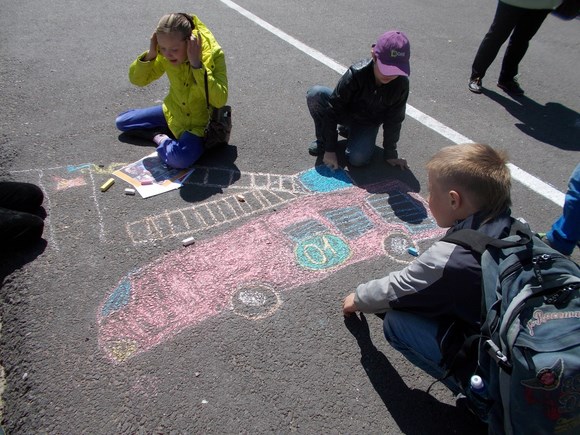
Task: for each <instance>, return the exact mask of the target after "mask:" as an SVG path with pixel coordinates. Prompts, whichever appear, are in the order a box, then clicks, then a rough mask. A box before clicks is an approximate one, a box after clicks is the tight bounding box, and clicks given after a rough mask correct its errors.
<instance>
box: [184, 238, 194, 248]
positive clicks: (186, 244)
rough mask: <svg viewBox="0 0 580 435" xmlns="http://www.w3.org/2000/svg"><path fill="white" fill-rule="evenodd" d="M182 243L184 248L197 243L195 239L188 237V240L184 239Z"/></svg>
mask: <svg viewBox="0 0 580 435" xmlns="http://www.w3.org/2000/svg"><path fill="white" fill-rule="evenodd" d="M181 243H183V246H189V245H193V244H194V243H195V239H194V238H193V237H188V238H187V239H183V240H182V241H181Z"/></svg>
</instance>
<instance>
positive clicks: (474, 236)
mask: <svg viewBox="0 0 580 435" xmlns="http://www.w3.org/2000/svg"><path fill="white" fill-rule="evenodd" d="M510 235H516V236H519V237H520V239H519V240H511V241H510V240H503V239H498V238H495V237H490V236H488V235H487V234H484V233H482V232H481V231H477V230H472V229H469V228H464V229H461V230H457V231H455V232H453V233H451V234H448V235H446V236H445V237H443V238H442V239H441V241H443V242H450V243H455V244H456V245H459V246H463V247H464V248H467V249H471V250H472V251H475V252H477V253H479V254H483V253H484V252H485V251H486V250H487V248H488V247H489V246H493V247H494V248H499V249H503V248H513V247H516V246H524V245H527V244H528V243H530V241H531V240H532V233H531V231H530V229H529V228H528V227H527V225H525V224H524V223H522V222H520V221H519V220H517V219H515V220H514V221H513V223H512V225H511V230H510Z"/></svg>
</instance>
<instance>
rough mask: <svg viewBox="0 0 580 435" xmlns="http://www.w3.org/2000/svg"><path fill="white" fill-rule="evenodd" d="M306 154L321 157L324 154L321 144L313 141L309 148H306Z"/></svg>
mask: <svg viewBox="0 0 580 435" xmlns="http://www.w3.org/2000/svg"><path fill="white" fill-rule="evenodd" d="M308 153H309V154H310V155H311V156H321V155H322V154H324V144H321V143H320V142H318V141H317V140H313V141H312V143H311V144H310V146H309V147H308Z"/></svg>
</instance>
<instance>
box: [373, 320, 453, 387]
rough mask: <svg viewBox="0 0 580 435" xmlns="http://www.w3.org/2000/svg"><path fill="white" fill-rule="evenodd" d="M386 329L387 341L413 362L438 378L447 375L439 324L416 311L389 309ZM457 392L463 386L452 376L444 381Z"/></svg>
mask: <svg viewBox="0 0 580 435" xmlns="http://www.w3.org/2000/svg"><path fill="white" fill-rule="evenodd" d="M383 330H384V332H385V337H386V339H387V341H388V342H389V343H390V344H391V346H393V347H394V348H395V349H397V350H398V351H399V352H401V353H402V354H403V356H404V357H405V358H407V359H408V360H409V361H410V362H411V363H413V365H415V366H416V367H418V368H420V369H421V370H423V371H424V372H426V373H427V374H429V375H431V376H432V377H433V378H435V379H441V378H443V376H444V375H445V369H444V368H443V367H441V366H440V363H441V360H442V355H441V349H440V346H439V340H438V338H437V332H438V330H439V324H438V323H437V322H436V321H434V320H432V319H428V318H425V317H422V316H418V315H416V314H411V313H407V312H404V311H397V310H390V311H388V312H387V313H386V314H385V319H384V321H383ZM442 382H443V384H445V386H447V387H448V388H449V389H450V390H451V391H452V392H453V393H454V394H459V393H460V392H461V387H460V386H459V384H458V383H457V382H456V381H455V379H453V378H452V377H448V378H447V379H445V380H443V381H442Z"/></svg>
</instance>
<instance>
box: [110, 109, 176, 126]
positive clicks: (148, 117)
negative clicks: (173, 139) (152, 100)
mask: <svg viewBox="0 0 580 435" xmlns="http://www.w3.org/2000/svg"><path fill="white" fill-rule="evenodd" d="M115 124H116V125H117V128H118V129H119V130H121V131H130V130H136V129H153V128H157V127H163V128H167V121H166V120H165V115H164V114H163V108H162V107H161V106H153V107H147V108H145V109H131V110H127V111H125V112H123V113H121V114H120V115H119V116H117V120H116V122H115Z"/></svg>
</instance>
